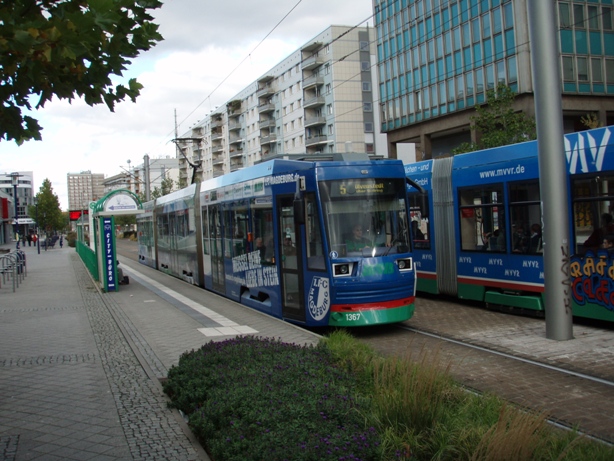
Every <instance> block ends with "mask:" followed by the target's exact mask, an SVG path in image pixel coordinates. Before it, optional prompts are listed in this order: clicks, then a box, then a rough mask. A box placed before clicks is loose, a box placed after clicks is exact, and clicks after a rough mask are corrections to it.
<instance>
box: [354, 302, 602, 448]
mask: <svg viewBox="0 0 614 461" xmlns="http://www.w3.org/2000/svg"><path fill="white" fill-rule="evenodd" d="M473 313H474V314H475V313H476V312H475V311H474V312H473ZM420 314H421V312H420V311H419V312H418V315H420ZM425 315H427V316H428V314H425ZM494 318H499V317H494ZM503 318H504V319H505V317H503ZM413 320H414V319H412V320H410V321H409V322H406V323H404V324H398V325H391V326H388V327H377V328H373V329H371V330H360V331H355V332H354V333H353V334H354V336H355V337H356V338H357V339H359V340H360V341H363V342H365V343H366V344H368V345H370V346H371V347H372V348H373V349H374V350H375V351H376V352H378V353H381V354H382V355H384V356H400V357H407V358H408V359H409V360H412V361H416V362H418V361H422V360H423V358H424V354H428V356H429V357H432V360H433V361H432V363H433V364H434V365H437V366H440V367H441V368H442V370H443V369H448V370H449V372H450V375H451V376H452V378H453V379H454V380H455V381H456V382H457V383H458V384H459V385H461V386H462V387H463V388H464V389H466V390H467V391H469V392H474V393H476V394H478V395H486V394H492V395H497V396H498V397H500V398H502V399H503V400H505V401H507V402H510V403H511V404H513V405H515V406H517V407H518V408H521V409H525V410H534V411H537V412H543V413H545V414H546V415H548V416H547V418H546V420H547V421H548V422H549V423H550V424H551V425H553V426H556V427H558V428H561V429H566V430H571V429H573V430H575V431H576V432H577V433H579V434H582V435H584V436H586V437H589V438H592V439H595V440H598V441H600V442H603V443H606V444H608V445H612V444H614V398H613V397H612V396H613V395H614V393H613V392H612V388H613V387H614V382H613V381H612V380H611V379H608V377H601V376H595V375H592V374H590V373H584V372H581V371H578V370H574V369H569V368H565V367H564V366H560V365H556V364H552V363H544V362H543V361H540V360H538V359H536V358H532V357H526V356H521V355H519V354H516V353H514V352H511V351H510V352H508V351H502V350H500V349H501V348H499V347H496V346H493V347H489V346H487V345H484V344H475V343H472V342H471V341H470V340H468V339H465V338H467V337H468V336H470V335H469V334H467V336H461V335H459V334H458V332H456V334H448V333H447V332H446V331H442V330H441V329H438V331H429V330H428V329H425V328H415V327H412V326H411V323H412V322H413ZM515 320H516V321H520V322H521V323H522V322H523V320H522V319H515ZM424 321H425V319H424V318H422V319H421V323H425V322H424ZM448 325H450V328H453V326H454V325H455V323H454V319H453V318H452V319H450V322H449V323H448ZM456 325H457V326H458V324H456ZM485 328H486V329H487V328H488V327H487V326H485ZM352 331H353V330H352ZM467 333H469V332H467ZM459 336H461V338H462V339H459ZM580 368H581V367H580Z"/></svg>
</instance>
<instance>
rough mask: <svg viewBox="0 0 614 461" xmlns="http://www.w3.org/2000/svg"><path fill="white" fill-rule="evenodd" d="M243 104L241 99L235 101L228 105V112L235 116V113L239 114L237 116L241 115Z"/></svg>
mask: <svg viewBox="0 0 614 461" xmlns="http://www.w3.org/2000/svg"><path fill="white" fill-rule="evenodd" d="M242 104H243V101H241V100H240V99H233V100H232V101H230V102H229V103H228V104H226V109H227V110H228V113H229V114H234V113H235V112H238V113H237V114H236V115H239V113H240V111H241V106H242Z"/></svg>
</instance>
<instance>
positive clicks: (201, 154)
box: [178, 26, 387, 185]
mask: <svg viewBox="0 0 614 461" xmlns="http://www.w3.org/2000/svg"><path fill="white" fill-rule="evenodd" d="M371 34H372V32H371V31H370V30H369V29H368V28H366V27H357V28H352V27H348V26H330V27H329V28H327V29H326V30H324V31H323V32H322V33H320V34H318V35H317V36H316V37H314V38H313V39H312V40H310V41H309V42H307V43H306V44H305V45H304V46H302V47H301V48H300V49H298V50H296V51H295V52H294V53H292V54H291V55H290V56H288V57H287V58H286V59H284V60H283V61H281V62H280V63H279V64H277V65H276V66H275V67H273V68H272V69H271V70H270V71H268V72H267V73H265V74H264V75H263V76H261V77H260V78H259V79H257V80H256V81H255V82H252V83H251V84H249V85H248V86H247V87H246V88H245V89H243V90H242V91H241V92H239V93H238V94H237V95H236V96H235V97H234V98H232V99H231V100H229V101H227V102H226V103H225V104H224V105H223V106H222V107H220V108H218V109H216V110H215V111H214V112H212V113H211V114H210V115H209V116H207V117H206V118H205V119H204V120H202V121H201V122H200V123H198V124H197V125H196V126H194V127H193V128H192V129H191V130H190V131H188V132H187V133H185V134H184V135H183V136H181V137H180V138H179V139H178V146H179V150H180V152H179V153H178V158H179V161H180V180H181V182H182V185H187V184H190V183H191V182H192V171H193V169H192V167H191V166H190V164H191V165H194V166H195V167H196V168H197V174H196V176H195V179H196V180H201V179H207V178H212V177H217V176H221V175H223V174H226V173H229V172H231V171H235V170H237V169H240V168H243V167H246V166H251V165H254V164H256V163H259V162H262V161H265V160H271V159H274V158H297V159H305V158H322V159H326V158H331V157H332V155H333V154H335V153H362V154H365V153H366V154H369V155H378V156H384V157H385V156H387V153H386V151H385V149H386V138H385V136H383V135H380V134H378V132H377V130H376V127H378V126H379V120H378V119H377V117H378V114H379V111H378V110H377V108H376V107H374V104H377V98H376V97H375V96H374V95H375V94H377V92H376V91H375V90H376V89H377V88H376V87H375V85H376V83H375V82H376V80H375V79H376V76H375V74H376V72H375V71H374V67H373V66H374V63H375V52H374V47H373V46H372V43H373V41H374V40H373V39H374V37H371Z"/></svg>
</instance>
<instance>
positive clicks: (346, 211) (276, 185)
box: [141, 159, 416, 326]
mask: <svg viewBox="0 0 614 461" xmlns="http://www.w3.org/2000/svg"><path fill="white" fill-rule="evenodd" d="M407 181H408V179H407V177H406V175H405V170H404V167H403V164H402V162H401V161H398V160H382V161H371V160H360V161H351V162H346V161H323V162H308V161H294V160H282V159H279V160H272V161H269V162H265V163H262V164H258V165H255V166H252V167H249V168H246V169H242V170H238V171H235V172H233V173H230V174H227V175H223V176H220V177H217V178H213V179H209V180H205V181H203V182H202V183H199V184H194V185H192V186H190V187H188V188H186V189H182V190H180V191H178V192H173V193H171V194H169V195H167V196H164V197H162V198H160V199H158V200H156V201H155V205H154V206H153V209H154V213H153V217H152V218H151V221H152V222H153V223H154V228H155V229H154V234H155V239H154V241H155V242H154V243H155V248H156V251H155V253H156V255H157V256H156V258H157V259H156V267H157V269H159V270H162V271H164V272H166V273H168V274H170V275H173V276H175V277H179V278H181V279H183V280H185V281H187V282H190V283H193V284H197V285H199V286H201V287H203V288H205V289H207V290H210V291H212V292H215V293H218V294H220V295H223V296H225V297H228V298H230V299H232V300H235V301H237V302H240V303H242V304H244V305H246V306H249V307H251V308H254V309H257V310H259V311H261V312H264V313H267V314H269V315H272V316H274V317H277V318H281V319H284V320H287V321H290V322H293V323H297V324H302V325H306V326H364V325H376V324H384V323H393V322H401V321H405V320H408V319H409V318H411V316H412V315H413V312H414V299H415V284H416V271H415V268H414V264H413V259H412V253H411V243H410V238H409V234H410V232H409V208H408V201H407V194H406V187H407V186H406V184H407ZM143 222H144V223H145V224H146V222H147V221H143ZM357 228H360V230H361V231H362V235H361V236H360V239H358V240H356V238H355V232H354V231H355V229H357ZM357 241H358V243H357ZM141 261H142V262H143V263H145V261H146V258H143V259H141Z"/></svg>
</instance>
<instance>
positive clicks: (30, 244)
mask: <svg viewBox="0 0 614 461" xmlns="http://www.w3.org/2000/svg"><path fill="white" fill-rule="evenodd" d="M27 238H28V246H29V247H31V246H32V234H30V233H29V232H28V237H27Z"/></svg>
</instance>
